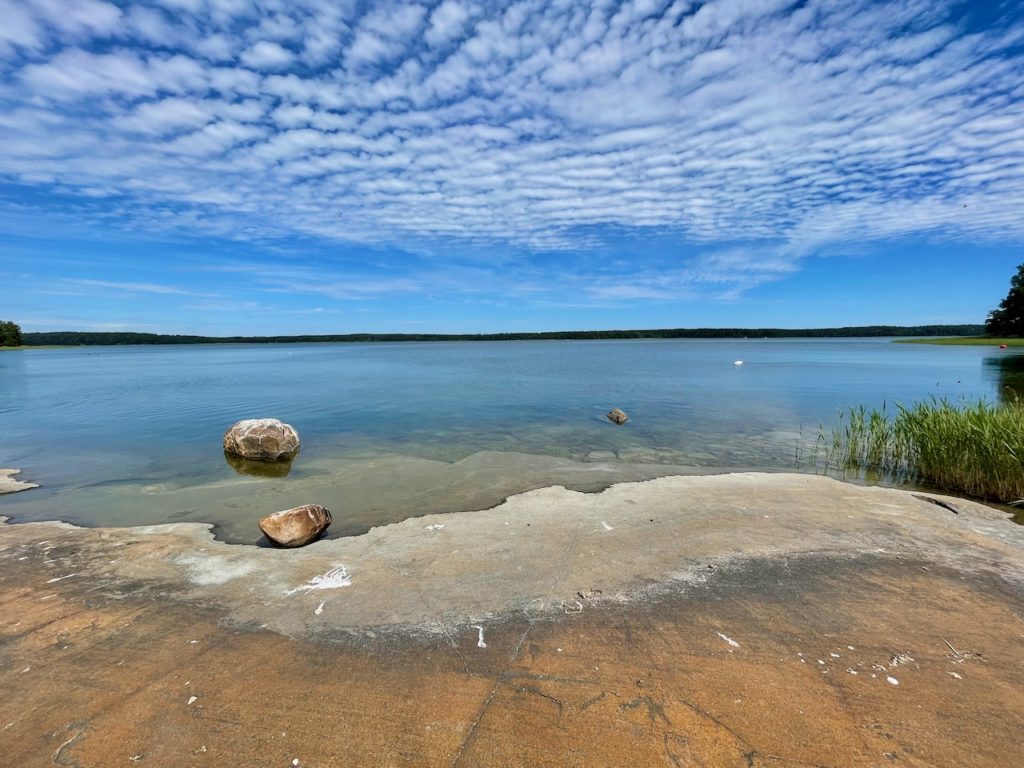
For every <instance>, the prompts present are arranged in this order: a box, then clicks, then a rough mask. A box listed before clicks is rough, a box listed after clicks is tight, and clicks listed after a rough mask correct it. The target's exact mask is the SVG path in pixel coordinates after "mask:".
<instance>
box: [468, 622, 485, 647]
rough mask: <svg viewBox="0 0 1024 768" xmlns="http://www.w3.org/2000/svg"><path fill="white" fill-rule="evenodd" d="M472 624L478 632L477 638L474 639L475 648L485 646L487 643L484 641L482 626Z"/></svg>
mask: <svg viewBox="0 0 1024 768" xmlns="http://www.w3.org/2000/svg"><path fill="white" fill-rule="evenodd" d="M472 626H473V629H475V630H478V632H479V635H478V638H477V641H476V647H477V648H486V647H487V643H485V642H484V628H483V627H481V626H480V625H479V624H473V625H472Z"/></svg>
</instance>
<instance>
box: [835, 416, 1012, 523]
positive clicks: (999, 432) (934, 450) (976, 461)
mask: <svg viewBox="0 0 1024 768" xmlns="http://www.w3.org/2000/svg"><path fill="white" fill-rule="evenodd" d="M819 440H821V441H822V442H824V443H825V444H826V447H825V465H826V469H842V470H847V469H857V470H862V471H868V472H874V473H877V474H879V475H881V476H882V477H884V478H886V479H888V480H891V481H893V482H910V483H922V484H928V485H933V486H935V487H937V488H942V489H945V490H949V491H955V492H960V493H964V494H967V495H969V496H975V497H978V498H982V499H989V500H993V501H1000V502H1004V503H1014V502H1018V501H1020V500H1021V499H1024V403H1022V402H1020V401H1018V400H1013V401H1010V402H1006V403H1001V404H992V403H989V402H986V401H983V400H979V401H977V402H973V403H970V402H963V403H951V402H949V401H948V400H945V399H935V398H933V399H932V400H930V401H927V402H921V403H916V404H914V405H912V406H902V405H897V406H896V411H895V413H889V412H888V411H887V409H886V407H885V406H883V407H882V409H880V410H868V409H867V408H865V407H863V406H860V407H857V408H852V409H850V410H849V411H846V412H845V413H843V414H841V415H840V424H839V426H837V427H836V428H835V429H833V430H832V432H831V434H830V435H826V434H825V432H824V430H822V431H821V435H820V437H819Z"/></svg>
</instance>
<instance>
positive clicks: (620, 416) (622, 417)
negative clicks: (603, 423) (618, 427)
mask: <svg viewBox="0 0 1024 768" xmlns="http://www.w3.org/2000/svg"><path fill="white" fill-rule="evenodd" d="M608 420H609V421H614V422H615V423H616V424H625V423H626V422H627V421H629V416H627V415H626V412H625V411H623V410H620V409H619V408H612V409H611V410H610V411H608Z"/></svg>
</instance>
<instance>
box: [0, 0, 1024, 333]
mask: <svg viewBox="0 0 1024 768" xmlns="http://www.w3.org/2000/svg"><path fill="white" fill-rule="evenodd" d="M0 18H2V19H4V22H3V24H2V25H0V319H10V320H13V321H15V322H17V323H19V324H20V325H21V326H22V328H23V330H25V331H47V330H83V331H84V330H134V331H151V332H165V333H200V334H209V335H232V334H252V335H257V334H289V333H353V332H374V331H377V332H399V333H401V332H405V333H418V332H440V333H464V332H492V331H506V330H507V331H530V330H563V329H565V330H568V329H601V328H662V327H724V326H730V327H731V326H747V327H750V326H770V327H788V328H794V327H795V328H799V327H827V326H838V325H869V324H907V325H916V324H931V323H979V322H983V321H984V318H985V315H986V313H987V312H988V311H989V310H991V309H993V308H995V306H996V305H997V304H998V303H999V300H1000V299H1001V298H1002V297H1003V296H1005V294H1006V291H1007V288H1008V285H1009V279H1010V277H1011V276H1012V274H1013V273H1014V271H1015V269H1016V266H1017V264H1020V263H1022V262H1024V3H1020V2H1019V1H1018V0H1007V1H1006V2H1003V1H1002V0H984V2H980V1H974V2H943V1H942V0H900V1H898V2H869V1H868V0H799V1H797V2H793V1H792V0H707V2H691V1H689V0H680V1H678V2H669V1H661V2H659V1H657V0H636V1H635V2H592V3H584V2H560V1H559V0H544V1H543V2H542V1H540V0H537V1H534V0H520V1H519V2H493V3H492V2H471V1H470V0H441V1H440V2H437V1H436V0H424V1H423V2H371V3H365V2H345V1H344V0H340V1H339V0H144V1H143V0H140V1H138V2H135V1H127V0H124V1H121V2H114V1H112V0H0Z"/></svg>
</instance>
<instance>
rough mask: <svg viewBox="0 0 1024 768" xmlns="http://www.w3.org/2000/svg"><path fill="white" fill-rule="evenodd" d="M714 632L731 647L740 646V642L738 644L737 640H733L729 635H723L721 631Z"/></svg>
mask: <svg viewBox="0 0 1024 768" xmlns="http://www.w3.org/2000/svg"><path fill="white" fill-rule="evenodd" d="M715 634H716V635H718V636H719V637H720V638H722V639H723V640H725V642H727V643H728V644H729V645H731V646H732V647H733V648H739V647H740V644H739V643H737V642H736V641H735V640H733V639H732V638H731V637H729V636H728V635H723V634H722V633H721V632H716V633H715Z"/></svg>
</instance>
